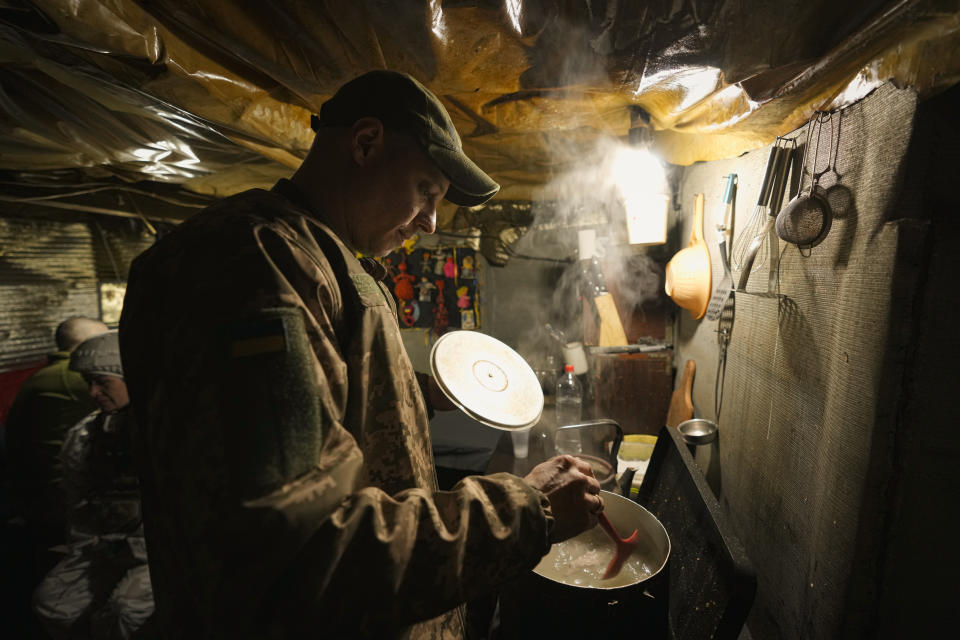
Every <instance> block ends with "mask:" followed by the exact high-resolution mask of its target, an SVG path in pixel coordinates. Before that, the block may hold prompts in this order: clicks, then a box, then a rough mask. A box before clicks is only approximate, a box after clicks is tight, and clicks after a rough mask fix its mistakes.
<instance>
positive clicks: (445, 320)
mask: <svg viewBox="0 0 960 640" xmlns="http://www.w3.org/2000/svg"><path fill="white" fill-rule="evenodd" d="M434 284H436V285H437V308H436V310H435V311H434V312H433V332H434V333H435V334H437V335H438V336H440V335H443V334H444V333H445V332H446V330H447V327H448V326H450V315H449V313H448V312H447V303H446V301H445V300H444V297H443V288H444V286H445V285H446V282H445V281H443V280H437V281H436V282H435V283H434Z"/></svg>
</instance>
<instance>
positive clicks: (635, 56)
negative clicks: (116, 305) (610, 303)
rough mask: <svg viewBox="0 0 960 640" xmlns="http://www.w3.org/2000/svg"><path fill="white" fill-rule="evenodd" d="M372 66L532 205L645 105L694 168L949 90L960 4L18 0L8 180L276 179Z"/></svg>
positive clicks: (5, 142)
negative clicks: (856, 111)
mask: <svg viewBox="0 0 960 640" xmlns="http://www.w3.org/2000/svg"><path fill="white" fill-rule="evenodd" d="M373 68H390V69H397V70H401V71H406V72H408V73H411V74H413V75H414V76H416V77H417V78H419V79H420V80H422V81H423V82H424V83H425V84H427V85H428V86H430V87H431V88H432V89H433V90H434V92H436V93H437V94H438V95H439V96H441V98H442V99H443V101H444V102H445V103H446V106H447V108H448V110H449V111H450V113H451V115H452V116H453V118H454V120H455V122H456V124H457V127H458V129H459V130H460V131H461V133H462V135H463V139H464V146H465V148H466V150H467V152H468V154H469V155H471V156H472V157H473V158H474V159H475V160H476V161H477V162H478V163H479V164H480V165H481V166H483V167H484V168H485V169H487V171H488V172H489V173H490V174H491V175H493V176H494V178H495V179H496V180H498V181H499V182H500V183H501V184H502V185H503V189H502V191H501V194H500V196H498V197H499V198H502V199H505V200H531V199H537V198H538V194H539V193H541V192H540V189H541V188H542V187H543V186H544V185H546V184H548V183H549V181H550V179H551V177H553V176H555V175H557V174H559V173H561V172H562V171H564V169H566V168H568V167H569V166H570V165H571V164H572V163H575V162H576V159H577V158H579V157H583V155H584V150H585V149H588V148H590V147H591V146H592V145H594V144H595V143H597V142H598V141H599V140H601V139H604V138H610V137H613V138H621V139H624V140H626V139H627V135H628V131H629V130H630V128H631V126H636V125H637V124H638V123H639V122H640V120H639V119H638V118H637V117H636V113H637V110H636V107H640V108H641V109H643V110H644V111H646V112H647V113H648V114H649V115H650V128H651V129H652V139H653V147H654V149H655V151H657V152H658V153H659V154H660V155H661V156H662V157H663V159H665V160H666V161H668V162H671V163H674V164H678V165H688V164H691V163H693V162H696V161H700V160H712V159H717V158H723V157H731V156H734V155H737V154H739V153H742V152H743V151H746V150H748V149H752V148H757V147H760V146H763V145H765V144H768V143H769V142H771V141H772V140H773V139H774V138H775V137H776V136H777V135H779V134H783V133H786V132H789V131H791V130H793V129H795V128H797V127H798V126H799V125H801V124H802V123H803V122H804V121H806V120H807V119H808V118H809V117H810V115H811V113H812V112H813V111H814V110H815V109H831V108H836V107H839V106H842V105H844V104H848V103H850V102H853V101H855V100H856V99H859V98H860V97H862V96H863V95H865V94H866V93H867V92H869V90H870V89H872V88H873V87H875V86H877V85H878V84H880V83H881V82H883V81H885V80H888V79H894V81H895V82H897V83H898V84H899V85H900V86H912V87H915V88H916V89H917V90H918V91H919V92H920V93H921V95H924V94H930V93H934V92H937V91H939V90H942V89H943V88H945V87H947V86H950V85H952V84H954V83H955V82H956V80H957V79H958V78H960V0H899V1H894V2H890V1H889V0H887V1H881V0H860V1H859V2H836V1H827V0H802V1H801V0H653V1H650V2H637V1H629V2H628V1H617V0H605V1H604V0H565V1H560V0H499V1H494V0H473V1H469V0H459V1H442V0H419V1H417V0H406V1H404V2H392V1H387V0H354V1H351V2H309V3H308V2H299V1H297V0H281V1H274V2H256V3H255V2H225V1H223V0H143V1H140V2H135V1H133V0H35V1H33V2H29V1H27V0H0V170H9V171H12V172H22V173H20V176H21V177H22V179H24V180H28V179H37V178H38V177H42V176H43V175H44V174H45V172H48V171H49V170H59V169H67V168H69V169H77V168H82V169H83V170H84V171H85V172H86V173H87V174H89V175H90V176H91V177H93V178H97V179H99V178H103V177H112V178H120V179H122V180H125V181H130V182H134V181H141V180H153V181H160V182H169V183H176V184H180V185H182V186H183V187H184V188H185V189H188V190H190V191H193V192H197V193H202V194H209V195H216V196H221V195H227V194H230V193H233V192H236V191H239V190H242V189H245V188H248V187H251V186H261V187H263V186H269V185H270V184H272V183H273V181H274V180H275V179H276V178H278V177H280V176H284V175H287V174H289V173H290V171H291V169H292V168H293V167H296V166H297V165H298V164H299V162H300V159H301V158H302V157H303V156H304V155H305V153H306V151H307V149H308V147H309V144H310V142H311V140H312V132H311V131H310V128H309V116H310V114H311V113H313V112H315V111H317V110H318V109H319V107H320V105H321V104H322V103H323V101H324V100H325V99H326V98H327V97H328V96H329V95H331V94H332V92H333V91H335V90H336V88H337V87H338V86H339V85H340V84H342V83H343V82H345V81H346V80H348V79H350V78H352V77H353V76H355V75H357V74H359V73H361V72H363V71H366V70H369V69H373ZM449 213H450V214H452V212H449ZM448 219H449V217H448Z"/></svg>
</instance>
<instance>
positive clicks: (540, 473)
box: [524, 455, 603, 543]
mask: <svg viewBox="0 0 960 640" xmlns="http://www.w3.org/2000/svg"><path fill="white" fill-rule="evenodd" d="M524 480H526V481H527V482H528V483H529V484H530V485H532V486H533V487H535V488H537V489H539V490H540V491H542V492H543V493H544V494H545V495H546V496H547V499H548V500H550V507H551V509H552V510H553V517H554V518H556V523H555V524H554V527H553V531H552V532H551V533H550V542H551V543H556V542H562V541H564V540H566V539H568V538H572V537H573V536H575V535H577V534H578V533H581V532H583V531H586V530H587V529H590V528H592V527H593V526H594V525H596V524H597V515H598V514H599V513H600V512H601V511H603V498H601V497H600V483H599V482H597V479H596V478H595V477H593V469H591V468H590V465H589V464H587V463H586V462H584V461H583V460H580V459H579V458H575V457H573V456H566V455H564V456H557V457H555V458H551V459H550V460H547V461H546V462H543V463H541V464H539V465H537V466H536V467H534V468H533V470H532V471H531V472H530V473H528V474H527V475H526V477H525V478H524Z"/></svg>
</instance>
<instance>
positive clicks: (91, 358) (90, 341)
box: [70, 331, 123, 378]
mask: <svg viewBox="0 0 960 640" xmlns="http://www.w3.org/2000/svg"><path fill="white" fill-rule="evenodd" d="M70 369H71V370H73V371H76V372H78V373H86V374H100V375H105V376H114V377H117V378H122V377H123V365H122V364H121V363H120V340H119V336H118V334H117V332H116V331H108V332H106V333H101V334H99V335H95V336H93V337H92V338H87V339H86V340H84V341H83V342H81V343H80V344H79V345H77V348H76V349H74V350H73V353H71V354H70Z"/></svg>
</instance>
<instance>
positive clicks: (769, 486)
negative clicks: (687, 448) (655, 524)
mask: <svg viewBox="0 0 960 640" xmlns="http://www.w3.org/2000/svg"><path fill="white" fill-rule="evenodd" d="M930 105H931V106H930V107H929V108H928V107H927V105H923V106H922V107H921V108H920V109H919V110H918V108H917V100H916V96H915V95H914V94H913V93H912V92H909V91H901V90H897V89H896V88H894V87H893V86H891V85H886V86H883V87H881V88H879V89H878V90H877V91H875V92H874V93H873V94H871V95H870V96H868V97H867V98H865V99H864V100H863V101H861V102H859V103H857V104H855V105H853V106H851V107H849V108H848V109H846V110H844V111H843V112H841V113H840V114H834V117H835V118H837V117H839V121H838V122H840V123H842V125H841V126H840V127H839V131H840V134H839V137H840V141H839V148H838V152H837V164H838V167H837V168H838V171H839V174H840V175H839V178H838V176H836V175H833V174H832V175H828V176H825V177H824V180H823V182H822V183H821V185H822V186H823V187H824V188H825V189H829V188H830V187H834V186H836V185H839V187H838V188H835V189H833V190H832V191H830V194H831V198H832V199H831V204H832V207H833V210H834V218H833V226H832V228H831V230H830V233H829V235H828V236H827V238H826V240H824V242H823V243H822V244H821V245H819V246H817V247H814V248H813V249H812V250H811V251H810V252H809V254H808V255H804V254H801V253H800V252H799V251H798V250H797V248H796V247H794V246H789V245H786V244H785V243H783V242H782V241H781V242H780V243H779V250H780V253H778V255H780V256H781V260H780V265H779V272H776V271H774V272H773V276H774V282H775V283H778V284H775V285H774V287H773V288H770V287H768V276H769V275H770V273H769V272H768V271H763V270H762V271H760V272H759V273H756V274H754V275H753V276H752V277H751V278H750V281H749V284H748V286H747V291H746V292H737V293H736V294H735V295H734V301H735V310H734V318H733V333H732V338H731V342H730V346H729V352H728V355H727V362H726V369H725V373H726V375H725V379H724V382H723V385H722V387H721V388H720V392H721V393H722V396H721V398H722V407H721V412H720V415H719V416H717V415H716V411H715V404H716V403H715V401H716V397H715V394H716V392H717V390H718V387H717V385H716V384H715V383H716V374H717V371H718V366H717V365H718V355H719V348H718V343H717V333H716V330H717V323H716V322H710V321H706V320H694V319H693V318H691V317H690V315H689V314H688V313H686V312H683V313H681V314H680V316H679V323H678V329H677V349H678V353H677V363H678V364H679V363H682V362H684V361H685V360H686V359H688V358H691V359H694V360H695V361H696V362H697V376H696V379H695V384H694V394H693V395H694V404H695V408H696V415H697V416H698V417H707V418H715V419H717V421H718V423H719V426H720V430H719V431H720V437H719V438H718V441H717V442H716V443H715V444H714V445H712V447H711V448H705V447H700V449H706V450H704V451H698V452H697V456H698V462H700V463H701V465H702V467H703V468H704V469H706V470H707V478H708V480H709V481H710V482H711V486H712V488H713V489H714V491H715V492H716V493H717V494H718V496H719V499H720V501H721V503H722V504H723V506H724V508H725V509H726V510H727V512H728V514H729V516H730V521H731V523H732V525H733V527H734V529H735V532H736V534H737V535H738V536H739V537H740V538H741V540H742V541H743V543H744V546H745V547H746V549H747V553H748V555H749V556H750V557H751V559H752V560H753V562H754V564H755V565H756V568H757V571H758V592H757V598H756V601H755V604H754V607H753V610H752V612H751V616H750V619H749V622H748V625H749V628H750V631H751V633H752V634H753V636H754V637H758V638H827V637H891V638H895V637H927V636H928V635H932V632H931V634H927V633H926V632H925V631H924V629H926V628H927V627H930V628H931V629H932V627H933V626H934V625H935V624H938V623H940V622H942V620H943V617H942V616H940V617H937V616H936V614H938V613H942V612H943V610H944V608H945V606H947V605H948V600H949V598H950V596H949V595H948V594H949V593H952V592H953V591H955V590H950V589H946V588H944V587H943V586H942V585H943V583H944V582H945V579H946V578H947V572H948V571H949V569H946V568H944V567H948V566H953V567H956V566H957V563H956V553H953V555H952V558H953V563H952V564H949V563H944V562H940V563H937V561H936V559H937V558H940V559H942V560H945V559H946V558H947V557H948V556H949V553H948V552H947V551H946V550H945V547H946V546H949V545H946V542H947V541H946V540H945V536H946V534H945V533H944V532H945V531H949V530H950V528H949V527H948V526H947V523H946V518H947V516H946V515H945V514H946V512H947V511H949V509H948V508H947V509H945V508H944V506H945V505H946V504H948V501H949V500H950V499H951V498H952V496H954V495H956V490H957V488H958V485H957V480H956V479H953V478H952V477H951V475H950V471H951V469H950V468H949V467H950V463H948V460H950V459H951V456H953V458H952V459H953V460H955V459H956V454H957V452H958V438H957V437H956V436H953V435H951V432H950V430H949V427H946V426H940V425H941V424H943V423H944V422H948V421H949V418H948V416H947V411H948V410H949V409H948V408H946V407H948V406H949V405H945V404H944V403H942V402H941V403H935V402H933V398H934V395H933V394H934V393H935V392H936V391H937V390H939V391H940V392H942V393H948V392H947V389H948V388H949V387H950V386H952V385H950V383H948V382H946V381H944V380H941V377H942V376H943V375H944V372H945V371H948V370H949V360H948V356H947V355H946V354H948V353H952V352H955V351H956V349H953V350H950V349H949V346H950V345H951V344H953V345H955V343H956V341H957V339H956V335H955V331H953V330H951V326H950V325H951V322H950V321H949V320H947V319H946V318H945V316H944V309H946V308H949V306H950V304H951V301H952V300H955V298H956V293H957V291H956V286H957V285H956V284H955V280H956V278H951V276H950V271H951V267H952V266H955V263H956V260H957V258H956V253H957V252H956V251H952V250H951V249H949V248H948V246H949V242H950V241H949V238H950V233H951V232H952V231H955V230H956V224H957V223H956V221H955V218H956V216H955V212H956V210H957V207H956V198H955V196H953V195H952V194H951V192H950V190H949V189H947V188H945V187H944V186H943V185H949V184H950V182H951V181H954V182H955V176H956V175H957V167H958V165H957V161H956V148H957V147H956V142H955V134H954V135H953V136H952V137H951V136H945V135H944V134H943V133H942V132H943V131H944V130H945V128H946V127H949V126H951V124H950V122H949V119H950V117H948V116H946V114H947V113H950V109H949V108H943V107H940V108H939V111H938V110H937V109H936V108H934V106H933V105H934V102H933V101H931V103H930ZM937 113H940V114H941V115H939V116H938V115H936V114H937ZM953 113H956V111H955V110H954V111H953ZM938 119H939V120H940V122H937V120H938ZM915 123H916V125H917V126H916V127H915V126H914V124H915ZM955 129H956V126H955V125H952V130H953V131H955ZM828 133H829V126H828V127H827V129H825V131H824V135H827V134H828ZM794 135H797V136H799V142H800V143H802V142H803V141H804V139H805V130H804V129H801V130H800V131H797V132H795V133H794V134H791V136H790V137H793V136H794ZM934 139H935V140H936V141H937V144H935V145H932V146H931V142H930V141H931V140H934ZM951 139H952V140H953V142H950V140H951ZM827 148H828V146H823V145H822V146H821V150H820V153H819V156H818V158H819V160H818V168H822V167H824V166H825V165H826V162H827V153H828V151H827ZM766 159H767V149H759V150H757V151H753V152H750V153H749V154H746V155H744V156H742V157H740V158H736V159H731V160H726V161H720V162H712V163H709V164H702V165H695V166H693V167H690V168H688V170H687V171H686V172H685V176H684V180H683V183H682V187H681V200H682V202H683V205H684V209H685V210H684V217H685V220H686V233H689V225H690V218H691V215H690V214H691V210H692V203H693V199H694V196H695V194H696V193H698V192H703V193H705V194H706V197H707V220H706V227H707V229H712V227H713V224H714V223H715V218H714V216H715V215H716V213H715V211H716V207H711V206H710V203H711V202H712V203H716V202H718V201H719V197H720V196H719V191H720V189H721V188H722V178H723V176H724V175H726V174H727V173H729V172H734V173H737V174H738V175H739V178H740V185H739V186H740V189H739V194H738V199H737V205H738V207H737V218H736V221H737V229H738V231H739V230H742V229H744V228H746V226H747V220H748V218H749V216H750V214H751V213H752V210H753V208H754V205H755V203H756V196H757V193H758V190H759V182H760V179H761V177H762V173H763V167H764V165H765V163H766ZM808 162H809V160H808ZM934 175H936V176H938V177H933V176H934ZM950 176H953V177H950ZM931 180H932V181H933V182H937V181H938V180H939V181H940V183H939V184H940V185H941V186H931V185H930V184H928V182H930V181H931ZM794 188H796V185H794ZM951 207H952V209H951ZM708 238H709V236H708ZM708 244H709V245H710V249H711V252H712V256H713V277H714V281H715V282H716V281H717V280H719V278H720V276H721V275H722V272H721V270H720V266H719V262H718V257H717V250H716V246H715V243H712V242H709V240H708ZM738 275H739V274H738V273H735V274H734V278H735V280H736V279H737V276H738ZM954 306H955V305H954ZM948 375H949V374H948Z"/></svg>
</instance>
